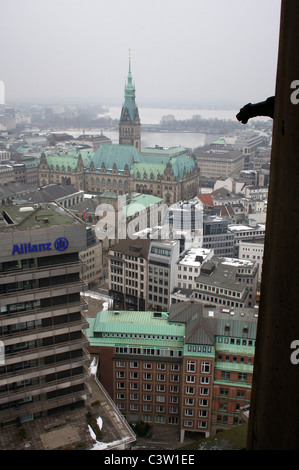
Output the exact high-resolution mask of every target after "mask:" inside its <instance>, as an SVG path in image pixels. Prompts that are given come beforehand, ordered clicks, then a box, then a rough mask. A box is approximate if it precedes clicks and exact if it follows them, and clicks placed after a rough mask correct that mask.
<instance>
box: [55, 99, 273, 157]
mask: <svg viewBox="0 0 299 470" xmlns="http://www.w3.org/2000/svg"><path fill="white" fill-rule="evenodd" d="M238 111H239V110H236V109H212V108H209V109H198V108H194V109H179V108H178V109H177V108H150V107H145V108H139V116H140V121H141V124H142V125H145V126H148V125H150V124H152V125H155V124H159V123H160V121H161V119H162V117H163V116H168V115H172V116H174V118H175V119H176V120H185V119H191V118H192V117H193V116H201V117H202V118H203V119H215V118H217V119H223V120H229V119H231V120H236V114H237V113H238ZM120 113H121V107H119V106H111V107H109V108H108V107H107V111H106V113H105V114H104V116H109V117H111V119H119V118H120ZM99 116H103V114H100V115H99ZM258 119H265V118H258ZM266 119H268V118H266ZM63 132H66V133H68V134H70V135H73V136H74V137H78V136H79V135H81V134H82V130H79V129H75V130H74V129H65V130H64V131H63ZM101 132H103V134H104V135H105V136H107V137H109V138H110V139H111V141H112V143H113V144H118V139H119V135H118V128H115V129H103V130H100V129H85V133H86V134H94V135H96V134H100V133H101ZM217 137H219V134H203V133H199V132H149V131H147V130H142V127H141V146H142V148H145V147H155V146H156V145H158V146H160V147H164V148H167V147H179V146H182V147H185V148H190V149H195V148H197V147H203V146H204V145H207V144H209V143H211V142H213V141H214V140H216V139H217Z"/></svg>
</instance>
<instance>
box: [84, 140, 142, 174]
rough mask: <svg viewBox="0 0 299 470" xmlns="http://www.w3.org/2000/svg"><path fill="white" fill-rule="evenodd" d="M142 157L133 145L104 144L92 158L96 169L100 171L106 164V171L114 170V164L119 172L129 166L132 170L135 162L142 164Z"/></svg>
mask: <svg viewBox="0 0 299 470" xmlns="http://www.w3.org/2000/svg"><path fill="white" fill-rule="evenodd" d="M140 161H141V155H140V153H139V152H138V150H137V149H136V148H135V147H134V146H131V145H118V144H102V145H101V146H100V147H99V148H98V150H97V151H96V153H95V154H94V156H93V158H92V162H93V164H94V167H95V169H100V168H101V166H102V164H103V163H104V165H105V168H106V170H112V168H113V165H114V163H115V164H116V168H117V170H118V171H120V170H124V169H125V166H126V165H128V168H129V170H130V169H131V167H132V165H133V163H134V162H140Z"/></svg>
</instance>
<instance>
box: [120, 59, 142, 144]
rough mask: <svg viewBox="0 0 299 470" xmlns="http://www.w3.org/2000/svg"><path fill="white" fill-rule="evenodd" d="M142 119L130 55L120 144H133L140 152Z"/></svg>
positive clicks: (121, 119) (121, 117) (121, 118)
mask: <svg viewBox="0 0 299 470" xmlns="http://www.w3.org/2000/svg"><path fill="white" fill-rule="evenodd" d="M140 127H141V124H140V119H139V112H138V108H137V106H136V103H135V85H134V84H133V83H132V73H131V57H130V55H129V73H128V80H127V83H126V85H125V102H124V104H123V107H122V110H121V115H120V120H119V144H120V145H133V146H134V147H136V148H137V150H138V151H139V152H140V150H141V139H140Z"/></svg>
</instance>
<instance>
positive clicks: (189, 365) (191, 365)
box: [187, 361, 196, 372]
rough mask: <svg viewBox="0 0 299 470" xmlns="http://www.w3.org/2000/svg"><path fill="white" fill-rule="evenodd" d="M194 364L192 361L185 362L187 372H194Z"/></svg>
mask: <svg viewBox="0 0 299 470" xmlns="http://www.w3.org/2000/svg"><path fill="white" fill-rule="evenodd" d="M195 370H196V363H195V362H194V361H187V372H195Z"/></svg>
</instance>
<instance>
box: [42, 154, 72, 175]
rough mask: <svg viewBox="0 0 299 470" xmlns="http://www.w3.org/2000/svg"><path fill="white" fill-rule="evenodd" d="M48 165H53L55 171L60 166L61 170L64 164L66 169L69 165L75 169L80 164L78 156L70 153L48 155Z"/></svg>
mask: <svg viewBox="0 0 299 470" xmlns="http://www.w3.org/2000/svg"><path fill="white" fill-rule="evenodd" d="M46 159H47V163H48V166H49V167H51V165H53V169H54V171H55V170H56V167H57V166H58V167H59V169H60V170H61V169H62V167H63V166H64V169H65V171H67V169H68V167H70V168H71V170H75V169H76V168H77V165H78V156H75V155H73V156H70V155H46Z"/></svg>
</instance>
